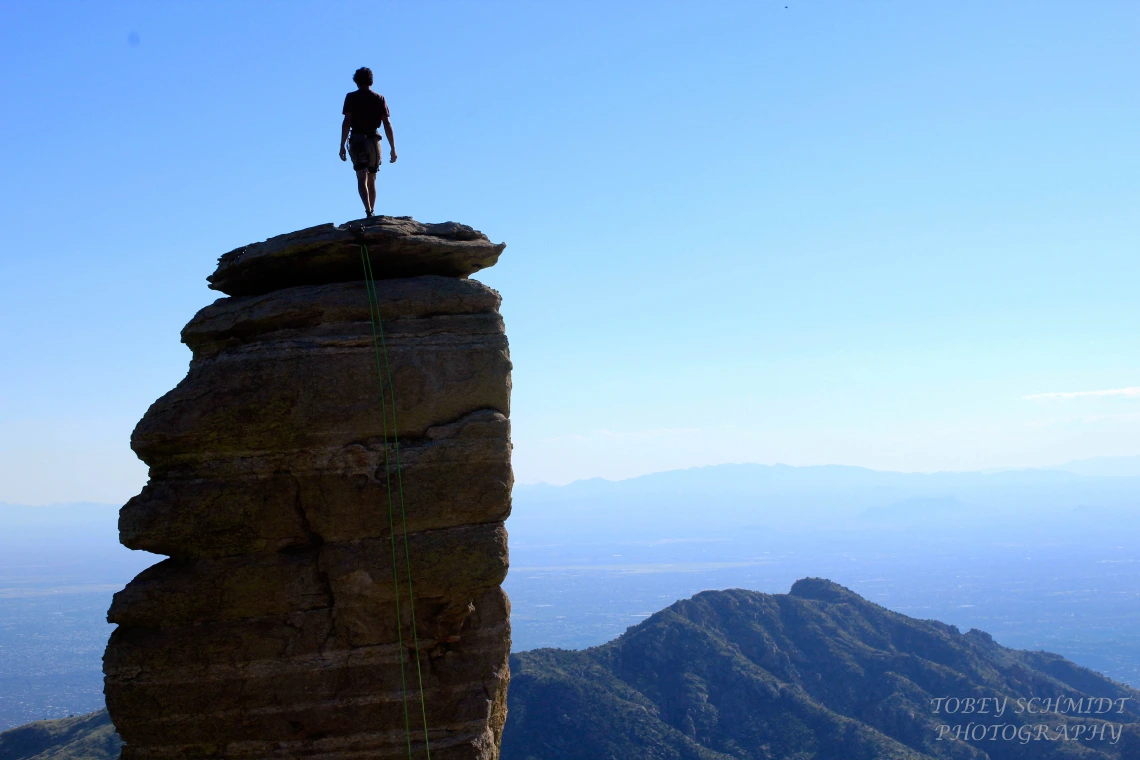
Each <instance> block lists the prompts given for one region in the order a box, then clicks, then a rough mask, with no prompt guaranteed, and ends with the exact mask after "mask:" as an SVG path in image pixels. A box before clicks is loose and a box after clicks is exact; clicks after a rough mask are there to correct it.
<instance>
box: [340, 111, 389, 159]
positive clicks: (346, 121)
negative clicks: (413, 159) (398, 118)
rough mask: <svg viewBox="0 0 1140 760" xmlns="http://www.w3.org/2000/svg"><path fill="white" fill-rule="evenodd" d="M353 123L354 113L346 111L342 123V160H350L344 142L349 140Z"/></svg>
mask: <svg viewBox="0 0 1140 760" xmlns="http://www.w3.org/2000/svg"><path fill="white" fill-rule="evenodd" d="M351 124H352V113H351V112H349V113H346V114H345V115H344V121H342V122H341V123H340V160H341V161H347V160H348V156H347V155H346V153H345V150H344V144H345V143H346V142H347V141H348V128H349V126H350V125H351ZM389 139H390V138H389ZM392 160H393V161H395V160H396V159H392Z"/></svg>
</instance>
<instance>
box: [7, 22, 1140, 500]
mask: <svg viewBox="0 0 1140 760" xmlns="http://www.w3.org/2000/svg"><path fill="white" fill-rule="evenodd" d="M785 6H786V7H785ZM1138 39H1140V4H1137V3H1135V2H1132V1H1129V2H1072V0H1068V1H1066V2H1046V1H1044V0H1031V1H1027V2H1015V1H1013V0H1005V1H1004V2H1000V3H994V2H989V1H988V0H987V1H986V2H969V1H965V0H954V1H953V2H949V1H947V2H935V1H934V0H930V1H929V2H913V1H912V0H900V1H899V2H849V0H836V1H835V2H824V1H823V0H810V1H808V0H779V1H778V2H768V0H751V1H750V2H740V3H734V2H702V3H697V2H690V3H670V2H660V1H659V0H655V1H654V2H645V3H635V2H617V3H614V2H606V3H601V2H599V3H583V2H574V3H553V2H551V3H535V2H516V3H510V2H404V3H382V2H370V3H360V2H353V3H342V4H335V3H330V2H323V3H319V4H318V3H289V2H274V3H253V2H246V3H221V2H218V3H201V2H194V3H177V2H161V3H155V2H144V3H135V4H126V3H113V2H101V3H88V2H77V3H73V4H61V3H54V2H42V1H39V0H37V2H12V1H11V0H9V1H8V2H4V3H2V4H0V51H3V52H2V53H0V143H2V145H3V150H2V151H0V167H2V168H0V178H2V182H0V501H7V502H19V503H28V504H37V503H46V502H53V501H68V500H94V501H111V502H114V501H121V500H123V499H125V498H128V497H129V496H131V495H132V494H134V493H135V492H136V491H137V490H138V488H139V487H140V486H141V485H142V483H143V482H144V480H145V468H144V467H142V465H141V464H139V463H138V462H137V460H136V459H135V458H134V455H133V454H132V453H131V452H130V450H129V448H128V437H129V433H130V430H131V428H132V427H133V425H134V423H135V422H136V421H137V419H138V418H139V417H140V416H141V415H142V414H143V412H144V411H145V410H146V408H147V406H148V405H149V404H150V403H151V402H152V401H153V400H154V399H155V398H157V397H158V396H159V395H161V394H162V393H164V392H165V391H166V390H168V389H169V388H171V387H173V385H174V384H176V383H177V382H178V380H179V379H180V378H181V377H182V375H183V374H184V372H185V370H186V365H187V362H188V360H189V352H188V351H187V349H186V348H185V347H183V346H182V345H181V344H180V343H179V342H178V331H179V329H180V328H181V327H182V325H183V324H184V323H185V322H186V321H187V320H188V319H189V318H190V317H191V316H192V315H193V314H194V312H195V311H196V310H197V309H198V308H200V307H202V306H203V305H205V304H207V303H209V302H210V301H211V300H212V299H213V298H214V297H215V295H216V294H214V293H213V292H212V291H209V290H207V289H206V283H205V279H204V278H205V277H206V275H208V274H209V273H210V272H211V271H212V269H213V265H214V261H215V258H216V257H217V256H218V255H219V254H221V253H223V252H225V251H228V250H230V249H231V248H234V247H236V246H239V245H242V244H245V243H248V242H252V241H255V240H260V239H264V238H266V237H269V236H271V235H275V234H279V233H282V232H287V231H291V230H295V229H299V228H302V227H307V226H310V225H313V224H319V223H323V222H328V221H335V222H338V223H339V222H343V221H346V220H348V219H353V218H356V217H358V216H360V212H359V208H360V207H359V201H358V200H357V198H356V194H355V187H354V180H353V177H352V172H351V171H350V169H349V168H348V167H346V166H345V165H344V164H342V163H341V162H340V161H339V160H338V159H337V155H336V138H337V137H338V136H339V127H340V105H341V101H342V98H343V97H344V94H345V93H346V92H347V91H348V90H350V89H352V83H351V81H350V78H351V74H352V71H353V70H354V69H355V68H356V67H358V66H361V65H368V66H371V67H372V68H373V69H374V71H376V74H377V84H376V89H377V90H378V91H380V92H382V93H384V94H385V95H386V96H387V98H388V101H389V103H390V106H391V109H392V120H393V125H394V127H395V130H396V139H397V147H398V149H399V153H400V161H399V162H398V163H397V164H395V165H393V166H385V167H384V168H383V169H382V170H381V176H380V183H379V185H380V201H379V203H378V210H379V211H380V212H382V213H389V214H410V215H413V216H415V217H416V218H417V219H421V220H424V221H446V220H455V221H461V222H464V223H468V224H471V225H473V226H475V227H476V228H478V229H481V230H483V231H484V232H486V233H487V234H488V235H490V236H491V238H492V239H494V240H495V241H499V240H503V241H506V242H507V243H508V247H507V250H506V252H505V254H504V256H503V258H502V260H501V263H500V264H499V265H498V266H497V267H495V268H494V269H492V270H489V271H488V272H486V273H484V274H483V275H481V276H480V279H483V280H484V281H485V282H487V283H488V284H490V285H492V286H493V287H495V288H497V289H499V290H500V291H501V292H502V294H503V297H504V305H503V312H504V315H505V317H506V320H507V329H508V333H509V335H510V338H511V347H512V357H513V359H514V362H515V374H514V398H513V410H512V417H513V420H514V439H515V464H516V470H517V475H518V478H519V480H520V481H521V482H538V481H546V482H552V483H562V482H567V481H569V480H574V479H578V478H584V477H592V476H603V477H608V478H621V477H628V476H632V475H637V474H642V473H646V472H652V471H657V470H664V469H671V468H678V467H686V466H692V465H702V464H712V463H720V462H762V463H774V462H784V463H788V464H820V463H841V464H856V465H865V466H869V467H874V468H879V469H897V470H922V471H928V470H939V469H975V468H986V467H1008V466H1036V465H1050V464H1056V463H1060V462H1064V461H1067V460H1071V459H1079V458H1084V457H1091V456H1106V455H1135V454H1140V389H1138V387H1140V330H1138V329H1137V327H1138V317H1140V299H1138V298H1137V294H1136V291H1137V283H1138V277H1137V275H1138V274H1140V263H1138V256H1137V242H1138V233H1137V219H1138V208H1140V206H1138V201H1140V184H1138V181H1137V177H1138V169H1140V151H1138V150H1137V147H1138V146H1137V124H1140V113H1138V110H1140V105H1138V104H1140V98H1138V97H1137V96H1138V94H1140V92H1138V91H1140V78H1138V77H1137V72H1138V71H1140V45H1138V44H1137V40H1138ZM1098 393H1099V395H1097V394H1098ZM1057 394H1070V395H1057ZM1082 394H1083V395H1082Z"/></svg>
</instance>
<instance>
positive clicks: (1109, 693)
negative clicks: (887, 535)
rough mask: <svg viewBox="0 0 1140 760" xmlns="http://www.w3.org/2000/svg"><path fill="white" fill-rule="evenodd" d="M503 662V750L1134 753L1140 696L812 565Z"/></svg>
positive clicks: (752, 755)
mask: <svg viewBox="0 0 1140 760" xmlns="http://www.w3.org/2000/svg"><path fill="white" fill-rule="evenodd" d="M511 670H512V674H513V679H512V684H511V694H510V699H509V719H508V723H507V731H506V734H505V737H504V743H503V753H502V758H503V760H598V759H600V758H605V759H606V760H635V759H638V760H640V759H642V758H655V759H660V760H729V758H738V759H739V760H762V759H763V760H769V759H772V760H775V759H776V758H786V759H788V760H791V759H793V758H794V759H795V760H883V759H886V758H891V759H897V760H925V759H927V758H946V759H947V760H949V759H951V758H952V759H953V760H983V759H984V758H991V759H992V760H999V759H1000V760H1030V759H1032V760H1053V759H1056V760H1060V759H1061V758H1065V759H1069V758H1072V759H1074V760H1075V759H1076V758H1082V760H1100V759H1104V760H1108V759H1109V758H1112V759H1114V760H1136V759H1137V758H1140V692H1137V691H1136V690H1133V689H1130V688H1128V687H1126V686H1123V685H1121V684H1118V683H1115V682H1113V681H1110V680H1108V679H1106V678H1104V677H1102V676H1099V675H1098V674H1096V673H1094V672H1092V671H1089V670H1086V669H1084V668H1081V667H1078V666H1077V665H1074V664H1073V663H1071V662H1069V661H1067V660H1065V659H1064V658H1062V657H1060V656H1058V655H1053V654H1048V653H1045V652H1022V651H1016V650H1011V649H1006V648H1005V647H1002V646H999V645H998V644H996V643H994V641H993V640H992V639H991V638H990V636H989V635H988V634H986V633H983V632H981V631H970V632H968V633H961V632H959V631H958V630H957V629H956V628H954V627H953V626H949V625H945V624H943V623H938V622H935V621H927V620H915V619H912V618H908V617H906V616H904V615H899V614H897V613H893V612H890V611H888V610H886V609H884V608H882V607H879V606H877V605H875V604H872V603H871V602H868V601H867V600H865V599H863V598H861V597H859V596H858V595H856V594H854V593H852V592H851V591H849V590H847V589H845V588H843V587H842V586H838V585H836V584H834V583H831V582H830V581H826V580H820V579H805V580H801V581H798V582H797V583H796V584H795V585H794V586H793V587H792V589H791V593H789V594H779V595H769V594H760V593H755V592H751V591H742V590H730V591H707V592H704V593H702V594H698V595H697V596H695V597H693V598H692V599H689V600H686V601H682V602H677V603H676V604H674V605H673V606H671V607H669V608H668V609H665V610H663V611H661V612H659V613H657V614H656V615H653V616H652V617H650V618H648V619H647V620H645V621H644V622H643V623H641V624H640V625H638V626H635V627H633V628H631V629H629V630H628V631H627V632H626V633H625V634H624V635H622V636H621V637H620V638H618V639H616V640H614V641H612V642H610V643H609V644H606V645H604V646H600V647H595V648H593V649H588V650H585V651H579V652H574V651H563V650H555V649H540V650H535V651H531V652H522V653H520V654H517V655H514V656H512V658H511ZM983 700H984V701H983ZM1058 700H1060V702H1059V703H1058Z"/></svg>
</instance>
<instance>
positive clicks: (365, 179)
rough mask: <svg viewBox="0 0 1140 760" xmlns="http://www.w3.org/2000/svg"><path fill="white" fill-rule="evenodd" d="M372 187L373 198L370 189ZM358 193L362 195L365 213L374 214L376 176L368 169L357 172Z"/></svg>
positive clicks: (361, 200) (361, 199)
mask: <svg viewBox="0 0 1140 760" xmlns="http://www.w3.org/2000/svg"><path fill="white" fill-rule="evenodd" d="M370 184H371V186H372V191H371V192H372V197H371V199H370V198H369V190H368V187H369V185H370ZM356 191H357V192H358V193H360V202H361V203H363V204H364V213H365V214H371V213H372V201H374V200H375V199H376V175H375V174H373V173H372V172H370V171H368V170H367V169H357V170H356Z"/></svg>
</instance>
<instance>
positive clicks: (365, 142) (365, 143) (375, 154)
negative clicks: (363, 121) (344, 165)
mask: <svg viewBox="0 0 1140 760" xmlns="http://www.w3.org/2000/svg"><path fill="white" fill-rule="evenodd" d="M348 155H349V156H351V157H352V168H353V169H355V170H356V171H363V170H367V171H368V172H369V173H371V174H375V173H376V172H378V171H379V170H380V135H358V134H353V135H352V136H351V137H349V138H348Z"/></svg>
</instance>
